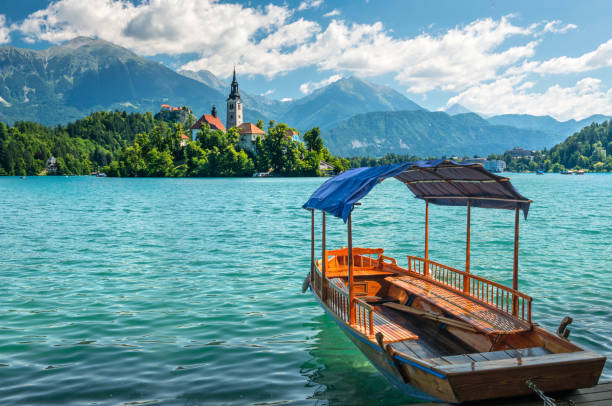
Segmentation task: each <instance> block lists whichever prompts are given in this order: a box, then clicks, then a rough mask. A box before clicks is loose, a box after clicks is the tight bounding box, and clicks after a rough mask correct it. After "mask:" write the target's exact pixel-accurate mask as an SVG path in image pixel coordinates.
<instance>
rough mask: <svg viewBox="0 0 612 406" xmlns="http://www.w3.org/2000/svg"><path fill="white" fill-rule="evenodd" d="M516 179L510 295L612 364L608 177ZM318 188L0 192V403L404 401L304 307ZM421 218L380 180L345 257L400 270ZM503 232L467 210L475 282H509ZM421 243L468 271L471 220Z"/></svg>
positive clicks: (449, 219)
mask: <svg viewBox="0 0 612 406" xmlns="http://www.w3.org/2000/svg"><path fill="white" fill-rule="evenodd" d="M511 178H512V182H513V184H514V185H515V186H516V187H517V189H518V190H519V191H520V192H521V193H522V194H523V195H525V196H527V197H529V198H531V199H533V200H534V203H533V204H532V207H531V211H530V213H529V218H528V220H527V221H521V240H520V254H521V257H520V278H521V279H520V284H519V288H520V289H521V290H522V291H524V292H526V293H527V294H529V295H531V296H533V297H534V303H533V312H534V320H536V321H538V322H539V323H540V324H541V325H543V326H544V327H546V328H548V329H556V327H557V326H558V324H559V322H560V321H561V319H562V318H563V317H564V316H566V315H571V316H572V317H573V318H574V323H573V324H572V325H571V326H570V329H571V331H572V334H571V336H570V339H571V340H572V341H575V342H576V343H578V344H579V345H582V346H584V347H587V348H589V349H592V350H595V351H598V352H601V353H603V354H605V355H607V356H608V357H610V356H612V338H611V337H612V176H611V175H585V176H561V175H545V176H535V175H511ZM323 181H324V179H280V178H278V179H272V178H270V179H110V178H93V177H70V178H65V177H55V178H54V177H40V178H36V177H31V178H27V179H25V180H22V179H19V178H0V403H2V404H28V405H31V404H32V405H37V404H41V405H68V404H74V405H84V404H96V405H116V404H126V405H134V404H148V403H156V402H159V403H160V404H164V405H166V404H167V405H204V404H215V405H217V404H228V405H246V404H254V405H263V404H266V405H270V404H297V405H302V404H303V405H312V404H323V405H324V404H332V405H372V404H377V405H400V404H406V403H410V399H408V398H406V397H405V396H404V395H402V394H401V393H400V392H399V391H397V390H396V389H394V387H392V386H390V385H389V384H388V383H387V382H386V381H385V379H384V378H383V377H382V376H381V375H380V374H379V373H378V372H377V371H376V370H375V369H374V368H373V367H372V366H371V365H370V364H369V363H368V361H367V360H366V359H365V357H364V356H362V355H361V353H360V352H359V351H358V350H356V349H355V347H353V345H352V344H351V343H350V342H349V340H348V339H347V338H345V336H344V335H343V333H342V332H341V331H340V329H339V328H338V327H337V326H336V325H335V324H334V323H333V322H332V321H331V319H330V318H329V317H328V316H326V315H325V314H324V313H323V311H322V310H321V308H320V307H319V306H318V305H317V304H316V302H315V301H314V299H313V298H312V296H311V295H310V294H309V293H308V294H304V295H302V294H301V293H300V288H301V284H302V280H303V278H304V276H305V275H306V273H307V272H308V269H309V261H310V258H309V255H310V214H309V213H308V212H307V211H305V210H303V209H301V205H302V204H303V203H304V202H305V201H306V200H307V197H308V196H309V195H310V194H311V193H312V192H313V191H314V190H315V189H316V188H317V187H318V186H319V185H320V184H321V183H322V182H323ZM423 215H424V203H423V202H422V201H419V200H416V199H414V198H413V197H412V194H411V193H410V192H409V191H408V190H407V189H406V187H405V186H404V185H403V184H401V183H400V182H397V181H395V180H393V179H391V180H387V181H385V182H383V183H382V184H380V185H379V186H377V187H376V188H375V189H374V191H373V192H372V193H371V194H370V195H369V196H367V197H366V198H365V199H364V200H363V205H362V206H360V207H358V208H357V209H355V211H354V214H353V230H354V231H353V239H354V244H355V246H369V247H383V248H385V250H386V255H389V256H394V257H396V258H398V262H399V263H400V264H401V265H405V264H406V259H405V255H407V254H415V255H420V254H422V252H423V226H424V221H423V220H424V219H423ZM317 220H318V221H317V223H320V215H317ZM319 225H320V224H318V226H319ZM513 232H514V213H513V212H511V211H506V210H485V209H474V210H473V211H472V265H471V269H472V272H474V273H476V274H479V275H482V276H485V277H487V278H491V279H493V280H495V281H498V282H501V283H504V284H511V280H512V250H513ZM319 233H320V228H317V237H319V236H320V234H319ZM430 234H431V237H430V257H431V258H432V259H434V260H437V261H439V262H443V263H446V264H448V265H451V266H455V267H459V268H461V269H463V267H464V255H465V245H464V239H465V208H452V207H439V206H432V207H430ZM342 245H346V228H345V226H344V225H343V224H342V222H341V221H340V220H338V219H331V218H330V219H329V220H328V249H333V248H339V247H340V246H342ZM317 252H320V245H319V241H317ZM605 377H606V378H607V379H610V378H612V364H611V363H608V364H607V366H606V370H605Z"/></svg>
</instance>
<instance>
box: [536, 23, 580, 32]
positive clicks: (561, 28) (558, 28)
mask: <svg viewBox="0 0 612 406" xmlns="http://www.w3.org/2000/svg"><path fill="white" fill-rule="evenodd" d="M576 28H578V26H577V25H576V24H565V25H563V22H562V21H559V20H554V21H547V22H546V23H545V24H544V27H543V28H542V31H541V34H544V33H547V32H552V33H554V34H565V33H566V32H568V31H569V30H575V29H576Z"/></svg>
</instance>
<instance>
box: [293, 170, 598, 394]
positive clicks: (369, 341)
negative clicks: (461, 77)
mask: <svg viewBox="0 0 612 406" xmlns="http://www.w3.org/2000/svg"><path fill="white" fill-rule="evenodd" d="M390 177H394V178H396V179H398V180H400V181H401V182H403V183H404V184H406V186H408V188H409V189H410V190H411V191H412V192H413V193H414V194H415V196H416V197H417V198H420V199H423V200H424V202H425V238H424V245H425V250H424V256H423V257H416V256H411V255H409V256H408V257H407V266H405V267H402V266H400V265H399V264H398V261H397V260H396V259H395V258H390V257H387V256H385V255H384V250H383V248H361V247H353V242H352V228H351V217H352V212H353V209H354V208H355V206H357V205H359V203H358V201H359V200H360V199H361V198H363V197H364V196H365V195H366V194H367V193H369V192H370V190H371V189H372V188H373V187H374V186H375V185H376V184H378V183H379V182H381V181H382V180H384V179H386V178H390ZM530 203H531V200H528V199H526V198H525V197H523V196H522V195H520V194H519V193H518V192H517V191H516V189H514V187H513V186H512V185H511V183H510V181H509V179H508V178H503V177H500V176H497V175H494V174H492V173H490V172H488V171H486V170H485V169H484V168H483V167H482V165H481V164H462V163H457V162H454V161H447V160H431V161H419V162H415V163H406V164H398V165H388V166H384V167H376V168H358V169H352V170H349V171H346V172H344V173H342V174H340V175H338V176H336V177H335V178H331V179H329V180H328V181H327V182H325V183H324V184H323V185H322V186H321V187H320V188H319V189H318V190H317V191H316V192H315V193H314V194H313V195H312V196H311V198H310V199H309V200H308V202H307V203H306V204H305V205H304V208H306V209H309V210H311V212H312V217H311V219H312V224H311V238H312V243H311V271H310V273H309V275H308V277H307V278H306V280H305V281H304V290H306V289H308V288H310V290H311V291H312V293H313V294H314V297H315V298H316V300H317V301H318V302H319V303H320V305H321V306H322V307H323V309H325V311H326V312H327V313H328V314H329V316H331V317H332V318H333V319H334V321H335V322H336V323H337V324H338V326H340V328H341V329H342V330H343V331H344V332H345V334H346V335H347V336H348V338H349V339H350V340H351V341H352V342H353V343H354V344H355V345H356V346H357V347H358V348H359V349H360V350H361V351H362V352H363V353H364V354H365V356H366V357H368V359H369V360H370V361H371V362H372V364H373V365H374V366H375V367H376V368H377V369H378V370H379V371H380V372H381V373H382V374H383V375H385V376H386V377H387V378H388V379H389V381H391V382H392V383H393V384H395V385H396V386H397V387H399V388H400V389H402V390H403V391H405V392H406V393H407V394H409V395H411V396H413V397H417V398H421V399H426V400H433V401H445V402H453V403H460V402H464V401H472V400H480V399H494V398H500V397H508V396H519V395H525V394H529V393H533V392H532V389H530V387H528V383H529V385H535V386H532V387H534V388H539V390H542V391H545V392H548V391H560V390H569V389H576V388H583V387H590V386H594V385H596V384H597V382H598V379H599V377H600V375H601V372H602V369H603V366H604V363H605V360H606V358H605V357H603V356H601V355H599V354H597V353H594V352H591V351H588V350H585V349H583V348H581V347H579V346H577V345H575V344H573V343H571V342H570V341H569V340H568V335H569V330H568V329H567V328H566V326H567V324H569V323H570V322H571V319H569V318H566V319H564V322H563V323H562V325H561V326H560V327H559V330H558V332H557V334H553V333H550V332H548V331H546V330H545V329H543V328H541V327H539V326H538V325H537V324H536V323H534V322H533V321H532V319H531V310H532V309H531V305H532V298H531V297H530V296H528V295H526V294H525V293H523V292H520V291H519V290H518V242H519V233H518V232H519V214H520V211H523V214H524V215H525V217H526V216H527V213H528V210H529V206H530ZM429 204H438V205H453V206H466V207H467V231H466V235H467V242H466V264H465V270H459V269H455V268H452V267H449V266H446V265H444V264H441V263H439V262H436V261H434V260H432V259H431V258H429V255H428V244H429V243H428V234H429V229H428V228H429ZM471 207H481V208H491V209H509V210H513V211H514V212H515V213H514V214H515V237H514V261H513V286H512V287H511V288H510V287H506V286H503V285H501V284H499V283H496V282H494V281H491V280H488V279H485V278H482V277H479V276H476V275H473V274H472V273H470V213H471ZM316 210H321V211H322V235H321V245H322V252H321V254H322V255H321V258H319V259H316V258H315V231H314V230H315V211H316ZM326 213H328V214H332V215H334V216H336V217H340V218H342V219H344V220H345V222H346V223H347V226H348V230H347V231H348V247H347V248H341V249H335V250H327V248H326V245H325V232H326Z"/></svg>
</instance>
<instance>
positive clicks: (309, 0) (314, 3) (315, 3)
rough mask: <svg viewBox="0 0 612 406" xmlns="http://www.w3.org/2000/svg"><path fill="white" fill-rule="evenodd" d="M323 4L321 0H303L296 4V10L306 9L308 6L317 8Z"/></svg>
mask: <svg viewBox="0 0 612 406" xmlns="http://www.w3.org/2000/svg"><path fill="white" fill-rule="evenodd" d="M321 4H323V0H304V1H303V2H301V3H300V5H299V6H298V11H303V10H307V9H309V8H317V7H319V6H320V5H321Z"/></svg>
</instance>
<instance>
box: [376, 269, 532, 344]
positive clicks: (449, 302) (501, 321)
mask: <svg viewBox="0 0 612 406" xmlns="http://www.w3.org/2000/svg"><path fill="white" fill-rule="evenodd" d="M385 280H386V281H387V282H390V283H392V284H394V285H395V286H397V287H399V288H402V289H405V290H406V291H408V292H410V293H413V294H416V295H417V296H419V298H421V299H424V300H427V301H428V302H431V303H433V304H434V305H436V306H438V307H440V308H441V309H443V310H444V311H446V312H448V313H450V314H452V315H453V316H455V317H457V318H458V319H459V320H462V321H464V322H466V323H469V324H470V325H472V326H473V327H474V328H476V329H477V330H479V331H482V332H484V333H487V334H493V333H494V334H511V333H518V332H521V331H527V330H529V329H530V328H531V326H530V325H529V324H528V323H526V322H524V321H522V320H520V319H518V318H516V317H513V316H512V315H509V314H506V313H504V312H502V311H497V310H494V309H492V308H489V307H486V306H483V305H481V304H480V303H478V302H477V301H475V300H472V299H471V298H469V297H467V296H464V295H461V294H458V293H456V292H453V291H452V290H451V289H447V288H443V287H441V286H438V285H436V284H435V283H432V282H428V281H425V280H422V279H419V278H416V277H412V276H401V277H387V278H385Z"/></svg>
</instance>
